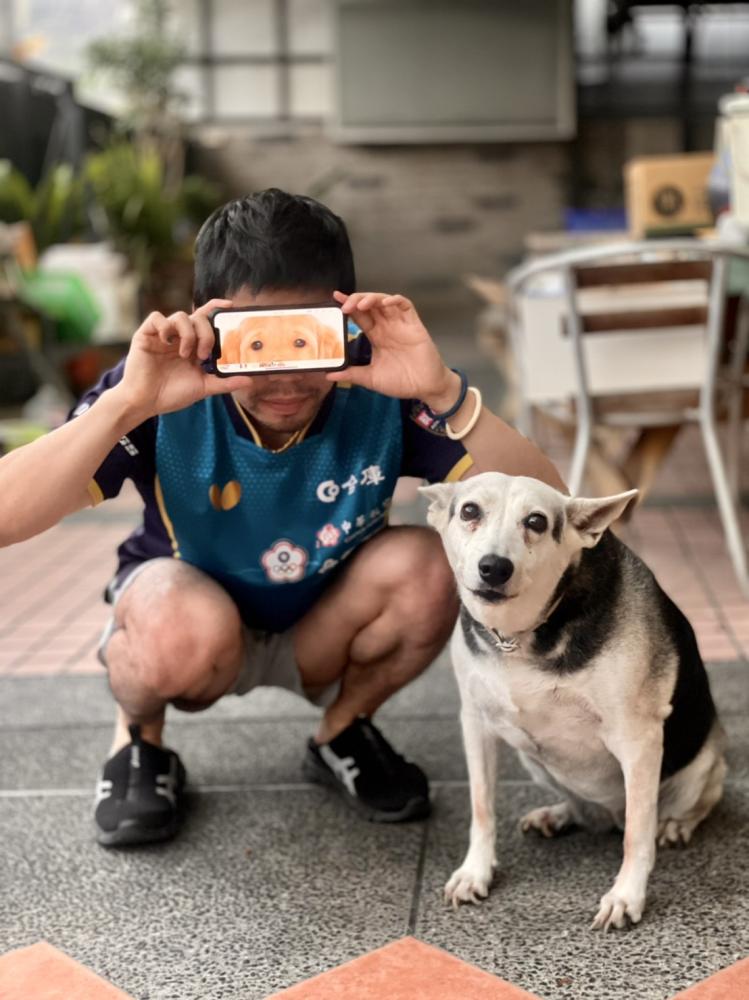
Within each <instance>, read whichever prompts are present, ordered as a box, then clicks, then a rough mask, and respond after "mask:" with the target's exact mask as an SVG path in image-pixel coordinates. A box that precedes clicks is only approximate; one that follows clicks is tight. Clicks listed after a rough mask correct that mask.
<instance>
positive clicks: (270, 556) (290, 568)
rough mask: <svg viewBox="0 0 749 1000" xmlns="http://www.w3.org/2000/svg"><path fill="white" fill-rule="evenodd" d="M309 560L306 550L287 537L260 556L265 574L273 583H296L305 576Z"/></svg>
mask: <svg viewBox="0 0 749 1000" xmlns="http://www.w3.org/2000/svg"><path fill="white" fill-rule="evenodd" d="M308 561H309V557H308V555H307V553H306V552H305V550H304V549H303V548H301V546H299V545H294V543H293V542H290V541H289V540H288V539H287V538H280V539H279V540H278V541H277V542H274V543H273V545H272V546H271V547H270V548H269V549H266V551H265V552H263V554H262V556H261V557H260V563H261V565H262V567H263V569H264V570H265V575H266V576H267V577H268V579H269V580H270V582H271V583H296V582H297V580H301V579H302V577H303V576H304V570H305V568H306V566H307V563H308Z"/></svg>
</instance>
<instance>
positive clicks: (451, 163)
mask: <svg viewBox="0 0 749 1000" xmlns="http://www.w3.org/2000/svg"><path fill="white" fill-rule="evenodd" d="M203 137H204V138H206V139H208V140H209V141H210V142H212V143H213V148H210V149H204V150H203V152H202V153H201V154H200V156H201V162H200V165H201V166H202V168H203V169H205V170H206V171H208V172H209V173H210V174H211V176H217V177H218V178H220V179H221V180H222V181H223V182H224V183H225V184H226V186H227V190H228V193H229V195H230V196H237V195H240V194H244V193H246V192H247V191H251V190H259V189H262V188H265V187H271V186H277V187H281V188H284V189H286V190H291V191H298V192H300V193H305V194H311V195H313V196H314V197H317V198H319V199H320V200H321V201H323V202H325V203H326V204H327V205H329V206H330V207H331V208H332V209H333V210H334V211H335V212H337V213H338V214H340V215H341V216H342V217H343V218H344V219H345V220H346V222H347V224H348V227H349V231H350V234H351V239H352V243H353V245H354V251H355V254H356V260H357V266H358V272H359V285H360V287H365V286H369V287H377V288H384V289H395V288H397V289H398V290H401V291H405V292H407V293H410V294H414V295H418V294H427V293H428V294H429V295H430V296H432V297H434V296H437V297H439V296H441V295H445V296H448V297H449V296H451V295H455V294H460V289H461V287H462V285H461V275H462V274H465V273H467V272H478V273H481V274H485V275H497V274H502V273H503V272H504V271H505V270H506V269H507V268H508V267H509V266H511V265H512V264H513V263H514V262H515V261H516V259H517V258H518V256H519V255H520V254H521V253H522V248H523V236H524V234H525V233H526V232H527V231H528V230H531V229H558V228H560V226H561V224H562V219H563V207H564V205H565V202H566V191H567V187H568V160H569V151H570V148H571V147H570V146H569V144H565V143H541V144H522V145H514V144H513V145H509V144H505V145H476V146H452V145H450V146H427V147H424V146H420V147H414V148H411V147H379V146H378V147H363V146H336V145H333V144H332V143H330V142H329V141H328V140H326V139H325V138H324V137H323V136H322V135H321V134H320V133H319V132H318V131H315V130H311V131H310V132H309V133H308V134H307V135H305V136H300V137H299V138H297V139H295V140H294V139H289V138H284V139H279V140H276V141H269V140H265V141H257V140H254V141H253V140H252V139H251V138H249V136H248V135H246V134H243V133H242V132H241V131H240V130H238V129H237V130H233V131H228V132H223V142H221V143H220V144H218V145H216V144H215V141H216V135H215V133H212V134H211V133H205V132H204V133H203ZM198 138H200V133H198Z"/></svg>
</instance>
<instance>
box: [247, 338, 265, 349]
mask: <svg viewBox="0 0 749 1000" xmlns="http://www.w3.org/2000/svg"><path fill="white" fill-rule="evenodd" d="M250 347H251V348H252V349H253V351H262V349H263V342H262V340H253V341H252V343H251V344H250Z"/></svg>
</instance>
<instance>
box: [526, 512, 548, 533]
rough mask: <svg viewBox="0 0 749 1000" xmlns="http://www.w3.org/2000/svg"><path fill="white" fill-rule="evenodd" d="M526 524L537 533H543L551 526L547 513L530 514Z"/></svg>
mask: <svg viewBox="0 0 749 1000" xmlns="http://www.w3.org/2000/svg"><path fill="white" fill-rule="evenodd" d="M525 526H526V528H528V529H529V531H535V533H536V534H537V535H543V533H544V532H545V531H546V529H547V528H548V527H549V522H548V521H547V520H546V515H545V514H529V515H528V517H526V519H525Z"/></svg>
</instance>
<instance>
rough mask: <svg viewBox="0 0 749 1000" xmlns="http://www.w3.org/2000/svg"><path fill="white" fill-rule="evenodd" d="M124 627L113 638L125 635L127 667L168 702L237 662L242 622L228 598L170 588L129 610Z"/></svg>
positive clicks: (200, 686) (181, 587)
mask: <svg viewBox="0 0 749 1000" xmlns="http://www.w3.org/2000/svg"><path fill="white" fill-rule="evenodd" d="M121 625H122V631H121V632H120V633H115V635H114V636H113V637H112V640H110V642H111V641H113V640H115V639H117V638H119V636H122V640H123V641H125V642H126V643H127V659H128V661H129V663H128V666H129V669H131V670H133V671H134V672H135V673H136V674H137V676H138V679H139V681H140V682H141V683H142V684H143V685H144V686H145V687H147V688H148V690H149V691H150V692H151V693H152V694H154V695H157V696H158V697H160V698H163V699H164V700H165V701H170V700H173V699H176V698H179V697H180V696H185V695H187V694H188V693H192V692H195V691H200V690H202V689H203V688H204V687H206V686H208V687H210V686H211V681H212V679H213V678H214V677H215V675H216V673H217V669H218V668H224V669H226V667H227V666H228V665H229V664H230V663H231V662H232V661H235V662H236V664H237V666H238V664H239V653H240V649H241V642H242V622H241V619H240V616H239V612H238V611H237V608H236V606H235V605H234V603H233V602H232V601H231V600H230V598H229V597H228V596H224V595H222V599H216V596H215V595H214V594H212V593H210V592H206V591H204V590H203V589H202V588H200V587H196V588H189V587H184V586H180V585H176V586H173V587H172V586H167V587H165V588H163V589H162V590H161V592H160V593H159V596H158V598H157V599H153V600H152V601H151V602H149V603H148V604H147V605H144V604H143V603H141V604H140V605H139V606H137V607H136V606H135V605H134V606H133V607H131V608H130V609H129V610H128V611H126V612H125V614H124V616H123V620H122V622H121ZM111 666H112V665H111V664H110V668H111Z"/></svg>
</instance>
